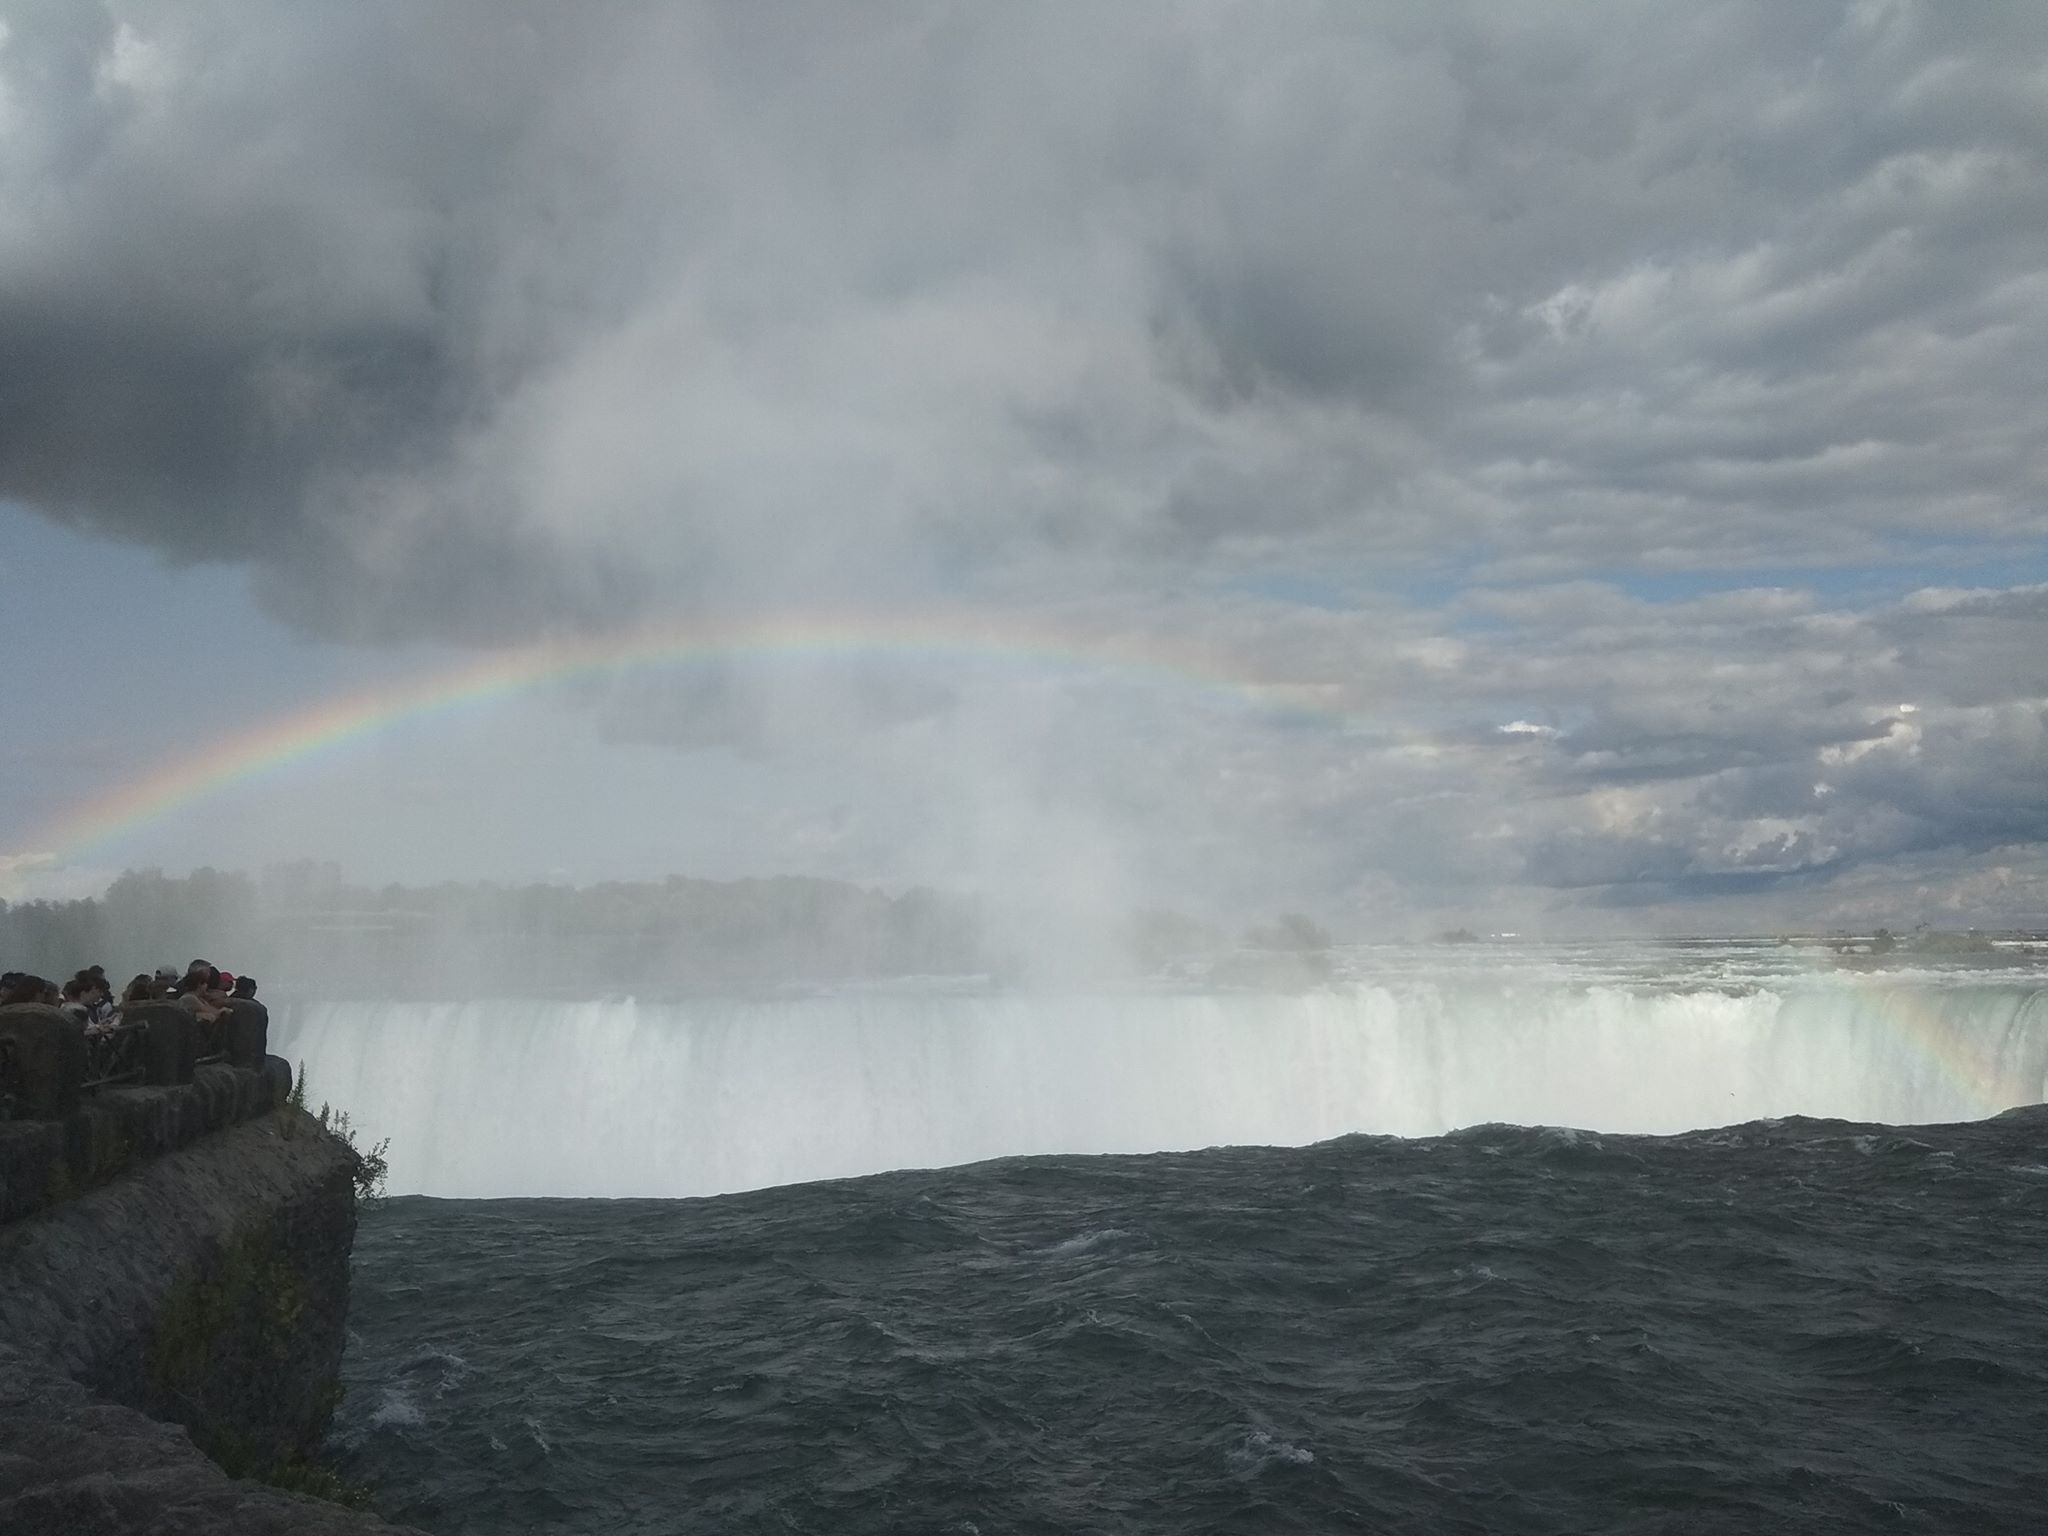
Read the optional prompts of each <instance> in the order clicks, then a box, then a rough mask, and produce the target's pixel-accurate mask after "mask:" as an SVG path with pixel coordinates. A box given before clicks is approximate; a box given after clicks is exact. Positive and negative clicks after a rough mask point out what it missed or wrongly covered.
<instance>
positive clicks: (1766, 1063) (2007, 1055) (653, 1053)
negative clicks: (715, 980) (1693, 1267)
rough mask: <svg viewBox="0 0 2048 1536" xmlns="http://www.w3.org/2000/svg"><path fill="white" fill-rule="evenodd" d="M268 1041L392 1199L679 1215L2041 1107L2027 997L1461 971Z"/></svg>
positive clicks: (464, 1016)
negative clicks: (1432, 978) (1203, 1166)
mask: <svg viewBox="0 0 2048 1536" xmlns="http://www.w3.org/2000/svg"><path fill="white" fill-rule="evenodd" d="M272 1033H273V1049H276V1050H278V1051H279V1052H280V1053H282V1054H284V1055H287V1056H290V1057H293V1058H295V1059H299V1060H302V1061H303V1062H304V1064H305V1066H306V1068H307V1070H308V1073H309V1081H310V1083H311V1088H312V1094H313V1097H314V1098H315V1099H316V1100H318V1099H322V1098H326V1099H332V1100H333V1101H334V1102H336V1103H337V1104H340V1105H343V1106H346V1107H347V1108H348V1109H349V1110H350V1111H351V1113H352V1114H353V1116H354V1118H355V1121H356V1123H357V1124H358V1125H359V1126H362V1127H363V1128H364V1129H366V1130H367V1131H368V1132H369V1133H370V1134H372V1135H374V1136H380V1137H381V1136H389V1137H390V1138H391V1149H390V1160H391V1189H392V1191H393V1192H394V1193H406V1194H430V1195H444V1196H485V1197H488V1196H503V1195H569V1196H640V1195H648V1196H676V1195H705V1194H719V1193H726V1192H731V1191H736V1190H743V1189H755V1188H762V1187H765V1186H769V1185H778V1184H790V1183H799V1182H805V1181H809V1180H814V1179H825V1178H835V1177H841V1176H850V1175H858V1174H865V1173H874V1172H879V1171H882V1170H885V1169H891V1168H905V1167H933V1166H943V1165H950V1164H956V1163H965V1162H974V1161H979V1160H982V1159H986V1158H993V1157H1006V1156H1013V1155H1018V1154H1025V1153H1090V1152H1152V1151H1172V1150H1184V1149H1189V1148H1195V1147H1203V1146H1212V1145H1218V1144H1225V1143H1234V1144H1266V1145H1300V1144H1305V1143H1308V1142H1313V1141H1321V1140H1325V1139H1328V1138H1329V1137H1332V1136H1339V1135H1343V1134H1346V1133H1349V1132H1357V1131H1362V1132H1375V1133H1384V1134H1390V1135H1398V1136H1426V1135H1436V1134H1441V1133H1443V1132H1447V1131H1450V1130H1453V1129H1456V1128H1459V1127H1462V1126H1469V1125H1475V1124H1481V1123H1486V1122H1496V1121H1498V1122H1509V1123H1514V1124H1522V1125H1573V1126H1582V1127H1586V1128H1589V1129H1593V1130H1599V1131H1611V1132H1648V1133H1656V1134H1662V1133H1673V1132H1678V1131H1684V1130H1690V1129H1698V1128H1703V1127H1708V1126H1717V1125H1728V1124H1733V1123H1737V1122H1741V1121H1748V1120H1758V1119H1769V1118H1777V1117H1783V1116H1787V1115H1795V1114H1800V1115H1812V1116H1821V1117H1831V1118H1839V1119H1844V1120H1857V1121H1864V1122H1884V1123H1892V1124H1913V1123H1929V1122H1936V1121H1954V1120H1973V1119H1980V1118H1983V1117H1985V1116H1987V1115H1991V1114H1995V1113H1997V1112H1999V1111H2001V1110H2004V1109H2008V1108H2012V1107H2014V1106H2017V1105H2021V1104H2029V1103H2035V1102H2039V1101H2040V1100H2042V1099H2043V1098H2044V1097H2048V988H2044V987H2042V986H2040V985H2038V984H2034V983H2030V984H2027V985H2020V986H2011V985H2006V986H1990V985H1970V986H1956V985H1947V986H1928V985H1920V984H1915V983H1901V982H1897V981H1885V982H1873V981H1860V980H1855V979H1827V980H1824V981H1817V982H1815V983H1813V984H1810V985H1804V986H1791V985H1787V986H1783V987H1780V988H1777V989H1773V988H1757V989H1754V990H1750V991H1747V992H1744V993H1741V994H1729V993H1725V992H1717V991H1712V990H1682V991H1663V992H1659V991H1644V990H1640V989H1629V988H1621V987H1609V986H1583V985H1564V984H1556V985H1529V984H1525V983H1520V982H1516V983H1513V984H1499V983H1490V984H1489V983H1477V982H1464V983H1458V984H1444V985H1428V984H1420V983H1418V984H1410V985H1401V986H1397V987H1385V986H1369V985H1361V986H1357V987H1353V988H1348V989H1343V990H1334V991H1330V992H1319V993H1310V994H1304V995H1298V996H1259V995H1245V994H1238V995H1223V994H1213V995H1212V994H1190V995H1139V996H1120V997H1079V996H1077V997H1064V996H1043V995H997V996H984V997H947V996H932V995H875V994H864V995H849V996H831V997H808V998H800V999H790V1000H779V1001H762V1000H710V1001H693V1002H684V1003H675V1002H670V1003H660V1004H655V1003H636V1002H634V1001H632V1000H612V1001H602V1002H585V1003H564V1002H558V1001H535V1000H517V999H512V1000H478V1001H473V1002H466V1003H460V1004H451V1003H440V1004H435V1003H397V1002H325V1003H309V1004H305V1005H301V1006H298V1007H292V1008H279V1009H278V1010H276V1012H275V1013H274V1015H273V1026H272Z"/></svg>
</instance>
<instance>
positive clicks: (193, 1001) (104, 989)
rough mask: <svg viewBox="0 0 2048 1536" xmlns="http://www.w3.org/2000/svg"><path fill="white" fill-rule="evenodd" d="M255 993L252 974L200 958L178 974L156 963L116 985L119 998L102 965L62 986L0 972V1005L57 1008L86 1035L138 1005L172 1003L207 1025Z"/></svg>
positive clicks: (106, 1029)
mask: <svg viewBox="0 0 2048 1536" xmlns="http://www.w3.org/2000/svg"><path fill="white" fill-rule="evenodd" d="M255 995H256V978H255V977H253V976H236V975H234V974H233V973H231V972H228V971H223V970H222V969H221V968H220V967H219V966H217V965H213V964H211V963H210V962H208V961H205V960H194V961H193V962H192V963H191V964H190V965H188V966H186V967H185V969H184V971H183V973H182V974H181V973H180V972H179V971H178V969H177V968H176V967H175V966H169V965H160V966H158V967H157V968H156V971H155V973H154V974H151V973H150V972H148V971H143V972H140V973H138V974H137V975H136V977H135V979H134V980H132V981H130V982H129V983H128V985H127V986H125V987H123V988H122V989H121V996H120V998H119V999H118V1000H117V999H116V998H115V996H114V985H113V983H112V982H111V981H109V980H108V979H107V971H106V967H105V966H100V965H89V966H87V967H86V968H85V969H84V970H82V971H80V972H79V973H78V974H77V975H75V976H73V977H72V978H71V979H70V980H69V981H67V982H65V983H63V984H62V985H61V986H60V985H58V984H57V983H56V982H54V981H46V980H45V979H44V978H42V977H41V976H31V975H29V974H28V973H27V972H25V971H8V972H7V973H6V974H5V975H0V1007H4V1006H5V1005H7V1004H9V1003H43V1004H46V1005H48V1006H49V1007H52V1008H60V1009H62V1010H63V1011H64V1012H65V1013H66V1014H68V1015H69V1016H70V1017H72V1018H74V1019H77V1020H78V1021H79V1022H80V1023H81V1024H83V1025H84V1026H85V1030H86V1033H87V1034H89V1035H104V1034H110V1033H112V1031H113V1030H114V1029H115V1028H117V1027H118V1026H119V1024H120V1022H121V1013H122V1010H123V1009H124V1008H128V1007H131V1006H133V1005H134V1004H137V1003H154V1002H172V1003H176V1004H177V1005H178V1006H179V1007H181V1008H183V1009H185V1010H186V1011H187V1012H189V1013H191V1014H193V1015H194V1016H195V1017H196V1018H198V1019H199V1020H200V1021H201V1022H202V1023H212V1022H213V1021H214V1020H215V1019H217V1018H219V1017H220V1016H221V1014H222V1012H223V1011H224V1010H225V1009H226V1007H227V1005H228V1003H229V1001H230V1000H232V999H234V998H253V997H255Z"/></svg>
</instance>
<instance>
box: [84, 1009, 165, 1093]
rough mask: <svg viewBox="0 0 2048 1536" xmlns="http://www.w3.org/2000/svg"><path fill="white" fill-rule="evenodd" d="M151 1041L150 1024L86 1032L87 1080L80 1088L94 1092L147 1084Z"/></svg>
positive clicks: (116, 1026) (121, 1025)
mask: <svg viewBox="0 0 2048 1536" xmlns="http://www.w3.org/2000/svg"><path fill="white" fill-rule="evenodd" d="M148 1038H149V1026H148V1025H147V1024H116V1025H115V1026H114V1027H113V1028H112V1029H108V1030H101V1031H99V1032H97V1033H95V1032H94V1031H92V1030H87V1031H86V1035H85V1081H84V1082H82V1083H81V1084H80V1085H79V1086H80V1087H81V1088H83V1089H84V1090H85V1091H86V1092H87V1093H91V1092H92V1091H94V1090H95V1089H99V1088H115V1087H119V1086H120V1085H121V1084H123V1083H140V1082H143V1081H146V1080H147V1079H148V1077H149V1063H148V1060H147V1059H146V1057H145V1056H144V1048H145V1042H146V1041H147V1040H148Z"/></svg>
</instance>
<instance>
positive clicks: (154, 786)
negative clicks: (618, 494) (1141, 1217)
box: [30, 611, 1349, 861]
mask: <svg viewBox="0 0 2048 1536" xmlns="http://www.w3.org/2000/svg"><path fill="white" fill-rule="evenodd" d="M862 656H886V657H899V658H902V659H905V660H952V661H955V662H976V661H981V662H1002V663H1008V664H1017V663H1027V664H1035V665H1039V666H1045V667H1057V668H1064V669H1080V670H1084V671H1089V672H1098V673H1105V674H1108V675H1111V676H1115V677H1121V678H1124V679H1127V680H1130V681H1135V682H1140V683H1144V684H1147V685H1151V686H1166V687H1174V688H1182V689H1188V688H1192V689H1195V690H1199V691H1201V692H1205V693H1211V694H1214V693H1219V692H1220V693H1223V694H1226V695H1230V696H1233V697H1235V698H1238V699H1240V700H1242V701H1245V702H1247V703H1250V704H1252V705H1254V706H1257V707H1259V708H1264V709H1275V708H1280V709H1286V710H1288V711H1290V712H1296V713H1303V714H1309V715H1316V716H1321V717H1325V718H1330V719H1335V720H1338V721H1340V722H1342V721H1345V720H1347V719H1348V718H1349V717H1348V716H1346V715H1345V714H1343V713H1342V712H1341V711H1338V710H1334V709H1332V708H1330V707H1329V706H1328V705H1327V704H1324V703H1320V702H1318V701H1317V699H1318V694H1317V690H1315V689H1313V688H1311V689H1308V690H1303V689H1300V688H1294V687H1288V686H1284V685H1280V684H1276V683H1273V682H1270V681H1267V680H1263V679H1261V678H1259V677H1257V676H1255V675H1253V674H1252V673H1251V672H1249V671H1248V670H1247V669H1245V668H1244V667H1243V666H1242V665H1241V664H1239V663H1237V662H1235V661H1233V660H1231V659H1230V658H1228V657H1226V656H1224V655H1222V654H1221V653H1217V652H1211V651H1207V650H1204V649H1202V648H1201V647H1199V646H1195V645H1189V644H1186V643H1166V642H1161V641H1159V640H1157V639H1147V638H1143V637H1134V636H1130V635H1119V634H1113V633H1107V632H1102V633H1097V632H1092V631H1090V630H1088V629H1086V628H1085V627H1082V626H1078V625H1074V624H1071V623H1056V622H1054V621H1052V620H1048V619H1043V618H1036V619H1034V618H1030V617H1017V616H998V615H990V614H987V613H979V612H973V613H970V612H953V611H936V612H934V611H923V612H904V613H860V612H855V613H840V614H832V615H819V614H816V613H806V614H796V615H791V614H782V615H773V614H771V615H750V616H728V617H718V618H699V619H693V620H688V621H683V622H679V623H666V624H660V625H655V626H650V627H645V628H639V629H634V630H630V631H626V632H623V633H619V634H612V635H605V636H596V637H577V638H573V639H565V640H557V641H548V642H544V643H541V644H537V645H531V646H525V647H521V648H519V649H515V650H506V651H499V652H493V653H491V654H489V655H486V656H481V657H476V658H473V659H467V660H464V661H462V662H460V663H458V664H456V665H454V666H450V667H446V668H442V669H439V670H436V671H431V672H426V673H422V674H419V675H416V676H413V677H409V678H404V679H401V680H398V681H395V682H382V683H378V684H376V685H374V686H371V687H367V688H362V689H357V690H353V691H350V692H347V693H341V694H336V695H333V696H331V697H328V698H324V699H321V700H319V701H318V702H316V703H314V704H311V705H308V706H307V707H305V708H303V709H296V710H292V711H290V712H288V713H286V714H283V715H279V716H276V717H274V718H272V719H269V720H265V721H262V722H259V723H258V724H256V725H254V726H251V727H247V728H245V729H243V730H240V731H234V732H229V733H227V734H224V735H222V736H221V737H219V738H218V739H216V740H214V741H211V742H208V743H207V744H206V745H204V746H202V747H200V748H199V749H198V750H196V751H194V752H192V753H189V754H187V755H185V756H181V757H177V758H174V759H172V760H171V761H168V762H165V763H159V764H150V765H148V766H147V767H146V768H145V770H144V771H143V773H142V774H141V775H140V776H138V777H136V778H134V779H132V780H129V781H127V782H124V783H120V784H116V785H113V786H110V787H108V788H106V789H104V790H102V791H100V792H99V793H98V794H96V795H94V796H92V797H90V798H88V799H85V800H82V801H80V802H78V803H77V804H75V805H73V806H71V807H69V808H67V809H66V810H65V811H63V812H61V813H60V814H59V815H58V816H57V817H56V818H55V819H54V820H53V821H51V822H50V823H48V824H47V825H46V826H45V827H44V829H43V830H42V831H41V833H40V834H39V835H38V836H37V838H36V840H35V841H33V842H32V843H31V844H30V846H31V847H32V848H36V849H38V850H39V851H47V852H49V853H52V854H54V855H55V856H56V857H57V858H58V859H59V860H63V861H69V860H70V859H72V858H75V857H76V856H77V855H79V854H81V853H85V852H88V851H90V850H92V849H94V848H96V847H99V846H100V845H102V844H105V843H108V842H111V841H113V840H114V839H115V838H117V837H120V836H122V835H123V834H125V833H129V832H133V831H136V830H138V829H140V828H142V827H145V826H147V825H148V824H149V823H151V822H153V821H155V820H157V819H158V818H159V817H162V816H165V815H168V814H170V813H172V812H174V811H176V810H178V809H179V808H181V807H183V806H185V805H188V804H191V803H192V802H194V801H197V800H201V799H203V798H205V797H206V796H208V795H211V794H214V793H216V792H218V791H220V790H223V789H226V788H228V787H229V786H231V785H234V784H238V783H241V782H243V781H245V780H248V779H252V778H255V777H258V776H260V775H263V774H267V773H271V772H274V771H276V770H279V769H282V768H284V767H286V766H288V765H290V764H293V763H297V762H301V761H304V760H305V759H308V758H311V757H315V756H318V755H319V754H320V753H322V752H325V751H328V750H330V749H332V748H335V747H338V746H341V745H342V744H344V743H346V742H350V741H354V740H358V739H362V738H366V737H369V736H373V735H374V734H375V733H377V732H378V731H380V730H383V729H386V728H388V727H390V726H393V725H396V724H398V723H400V722H402V721H406V720H411V719H418V718H420V717H423V716H428V715H432V714H434V713H436V712H437V711H440V710H445V709H453V708H457V707H460V706H463V705H469V704H475V703H479V702H484V701H488V700H491V699H494V698H500V697H506V696H509V695H513V694H517V693H520V692H523V691H525V690H528V689H532V688H536V687H539V686H542V685H545V684H548V683H557V682H563V681H569V680H573V679H576V678H580V677H588V676H595V675H599V674H602V673H606V672H612V671H627V670H631V669H634V668H640V667H654V666H673V665H680V664H684V663H689V662H701V661H712V660H718V659H740V658H745V657H770V658H772V657H814V658H820V659H831V658H835V657H840V658H858V657H862Z"/></svg>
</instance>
